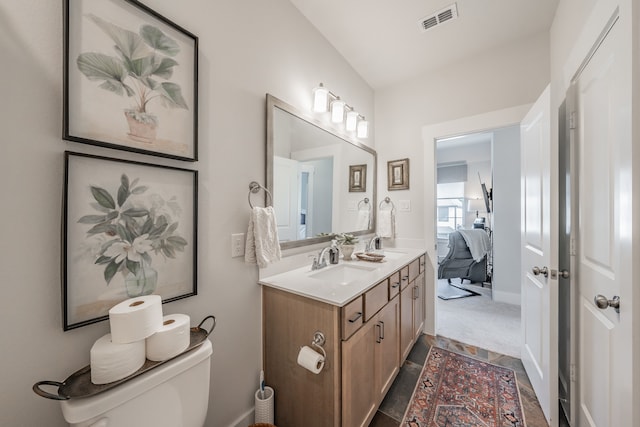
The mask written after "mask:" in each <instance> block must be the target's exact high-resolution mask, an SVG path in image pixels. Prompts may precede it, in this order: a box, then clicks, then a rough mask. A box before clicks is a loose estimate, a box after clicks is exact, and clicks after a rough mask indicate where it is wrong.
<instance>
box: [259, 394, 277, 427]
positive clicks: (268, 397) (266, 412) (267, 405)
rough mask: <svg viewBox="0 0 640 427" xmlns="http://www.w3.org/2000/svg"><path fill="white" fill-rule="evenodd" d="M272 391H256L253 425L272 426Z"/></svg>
mask: <svg viewBox="0 0 640 427" xmlns="http://www.w3.org/2000/svg"><path fill="white" fill-rule="evenodd" d="M273 394H274V393H273V389H272V388H271V387H265V388H264V392H262V390H260V389H258V390H256V395H255V401H256V414H255V423H256V424H257V423H267V424H273V399H274V397H273Z"/></svg>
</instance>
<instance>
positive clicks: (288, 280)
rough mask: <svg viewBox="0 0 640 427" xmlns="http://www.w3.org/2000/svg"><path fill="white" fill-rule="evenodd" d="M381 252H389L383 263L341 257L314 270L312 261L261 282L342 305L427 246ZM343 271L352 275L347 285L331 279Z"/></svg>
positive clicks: (422, 251)
mask: <svg viewBox="0 0 640 427" xmlns="http://www.w3.org/2000/svg"><path fill="white" fill-rule="evenodd" d="M377 252H378V253H382V254H384V255H385V258H384V260H383V261H382V262H369V261H361V260H358V259H354V260H352V261H344V260H343V259H340V262H339V263H338V264H329V265H328V266H327V267H324V268H322V269H319V270H315V271H312V270H311V265H310V264H309V265H306V266H304V267H300V268H296V269H294V270H290V271H287V272H284V273H280V274H274V275H273V276H269V277H263V278H261V279H260V280H259V281H258V283H260V284H261V285H263V286H269V287H272V288H276V289H280V290H283V291H287V292H291V293H293V294H296V295H301V296H304V297H308V298H311V299H314V300H317V301H322V302H326V303H328V304H332V305H336V306H338V307H342V306H344V305H345V304H347V303H348V302H349V301H351V300H352V299H354V298H355V297H357V296H358V295H360V294H362V293H363V292H365V291H367V290H368V289H369V288H371V287H373V286H374V285H376V284H377V283H378V282H379V281H380V280H382V279H384V278H385V277H387V276H389V275H390V274H392V273H394V272H395V271H397V270H399V269H400V268H401V267H402V266H403V265H406V264H407V263H408V262H410V261H412V260H414V259H416V258H417V257H419V256H421V255H423V254H424V253H425V251H424V249H415V248H393V249H384V250H381V251H377ZM354 258H355V255H354ZM343 272H344V273H345V274H346V275H349V276H350V277H351V278H345V279H344V281H343V283H345V284H341V283H340V280H336V279H335V278H331V276H334V277H337V276H340V275H341V274H342V273H343ZM323 276H325V277H323Z"/></svg>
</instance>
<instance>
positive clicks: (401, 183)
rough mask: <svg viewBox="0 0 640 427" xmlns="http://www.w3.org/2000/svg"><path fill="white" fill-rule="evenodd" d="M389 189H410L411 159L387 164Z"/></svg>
mask: <svg viewBox="0 0 640 427" xmlns="http://www.w3.org/2000/svg"><path fill="white" fill-rule="evenodd" d="M387 188H388V189H389V190H408V189H409V159H400V160H391V161H389V162H387Z"/></svg>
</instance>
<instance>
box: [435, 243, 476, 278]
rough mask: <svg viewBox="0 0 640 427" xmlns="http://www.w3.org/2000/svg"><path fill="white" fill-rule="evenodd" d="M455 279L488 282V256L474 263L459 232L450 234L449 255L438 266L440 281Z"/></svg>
mask: <svg viewBox="0 0 640 427" xmlns="http://www.w3.org/2000/svg"><path fill="white" fill-rule="evenodd" d="M453 278H460V279H461V280H462V279H467V280H470V281H471V282H480V283H484V282H485V281H486V280H487V257H486V255H485V257H484V258H483V259H482V260H481V261H480V262H476V261H474V260H473V257H472V256H471V252H470V251H469V247H468V246H467V243H466V242H465V240H464V238H463V237H462V235H461V234H460V232H458V231H454V232H452V233H449V253H447V255H446V256H445V257H444V259H443V260H442V261H441V262H440V264H439V265H438V279H453ZM449 282H451V281H450V280H449Z"/></svg>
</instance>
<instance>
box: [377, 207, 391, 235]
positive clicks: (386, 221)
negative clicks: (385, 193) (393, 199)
mask: <svg viewBox="0 0 640 427" xmlns="http://www.w3.org/2000/svg"><path fill="white" fill-rule="evenodd" d="M376 233H377V234H378V236H380V237H390V238H392V239H394V238H395V237H396V214H395V212H394V211H393V209H385V210H379V211H378V229H377V230H376Z"/></svg>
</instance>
